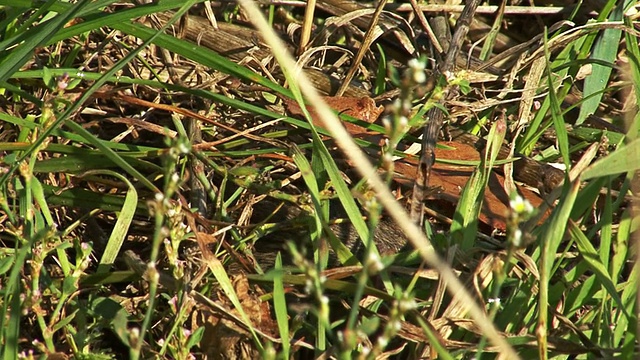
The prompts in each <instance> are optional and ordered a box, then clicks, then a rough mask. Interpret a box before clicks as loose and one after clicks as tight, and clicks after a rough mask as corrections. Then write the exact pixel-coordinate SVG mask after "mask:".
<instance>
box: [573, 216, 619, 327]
mask: <svg viewBox="0 0 640 360" xmlns="http://www.w3.org/2000/svg"><path fill="white" fill-rule="evenodd" d="M568 224H569V232H570V233H571V236H572V237H573V239H574V240H575V241H576V245H577V246H578V250H579V251H580V254H581V255H582V258H583V259H584V260H585V261H586V262H587V264H589V267H590V269H591V271H593V272H594V273H595V274H596V277H597V278H598V280H599V281H600V283H601V284H602V286H604V288H605V289H606V290H607V291H608V293H609V296H611V297H612V298H613V300H614V301H615V302H616V303H617V305H618V306H619V308H620V310H621V311H622V312H623V313H624V314H625V315H626V316H627V317H628V318H629V317H630V315H629V313H628V312H627V309H626V308H625V306H624V305H623V303H622V299H620V296H619V295H618V292H617V290H616V286H615V284H614V283H613V280H612V279H611V277H610V276H609V271H608V270H607V267H606V266H605V265H604V264H603V263H602V260H601V259H600V255H599V254H598V251H596V249H595V248H594V247H593V245H592V244H591V242H590V241H589V239H587V237H586V236H585V235H584V233H583V232H582V231H581V230H580V228H579V227H578V226H577V225H576V224H575V223H574V222H573V221H569V223H568Z"/></svg>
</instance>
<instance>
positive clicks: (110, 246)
mask: <svg viewBox="0 0 640 360" xmlns="http://www.w3.org/2000/svg"><path fill="white" fill-rule="evenodd" d="M91 174H105V175H111V176H114V177H117V178H118V179H120V180H122V181H123V182H124V183H125V184H127V187H128V188H129V190H128V191H127V195H126V196H125V198H124V204H123V205H122V210H121V211H120V213H119V214H118V220H116V223H115V225H114V226H113V230H112V231H111V235H110V236H109V241H108V242H107V246H106V248H105V250H104V253H103V254H102V258H101V259H100V265H99V266H98V269H97V270H96V273H103V272H107V271H109V268H110V267H111V265H112V264H113V263H114V261H115V259H116V257H117V256H118V253H120V248H121V247H122V243H123V242H124V240H125V238H126V237H127V232H128V231H129V226H130V225H131V221H132V220H133V216H134V215H135V213H136V205H137V204H138V192H137V191H136V188H135V187H134V186H133V184H131V182H130V181H129V180H127V178H126V177H124V176H122V175H121V174H118V173H116V172H113V171H108V170H103V171H92V172H91Z"/></svg>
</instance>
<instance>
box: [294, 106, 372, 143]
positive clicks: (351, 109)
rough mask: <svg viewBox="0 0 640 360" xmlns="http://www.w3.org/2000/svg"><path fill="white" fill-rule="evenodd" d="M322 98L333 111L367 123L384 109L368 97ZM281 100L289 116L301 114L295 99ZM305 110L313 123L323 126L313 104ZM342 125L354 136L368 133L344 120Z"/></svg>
mask: <svg viewBox="0 0 640 360" xmlns="http://www.w3.org/2000/svg"><path fill="white" fill-rule="evenodd" d="M322 99H323V100H324V101H325V102H326V103H327V105H329V107H330V108H332V109H334V110H335V111H337V112H339V113H341V114H347V115H349V116H351V117H354V118H356V119H359V120H362V121H365V122H368V123H373V122H374V121H376V120H377V119H378V117H380V115H381V114H382V112H383V111H384V107H383V106H377V105H376V102H375V101H374V100H373V99H372V98H370V97H349V96H323V97H322ZM282 101H283V103H284V107H285V108H286V110H287V112H288V113H289V114H290V115H291V116H300V117H301V116H303V113H302V109H301V108H300V106H299V105H298V103H297V102H296V101H295V100H291V99H287V98H285V99H283V100H282ZM307 110H308V111H309V115H311V120H312V121H313V125H315V126H319V127H323V124H322V121H321V120H320V117H319V116H318V114H317V113H316V112H315V111H314V109H313V106H311V105H307ZM344 125H345V127H346V128H347V130H348V131H349V133H351V135H353V136H356V137H358V136H359V135H364V134H368V133H369V132H368V131H367V130H366V129H364V128H362V127H360V126H358V125H355V124H352V123H349V122H344Z"/></svg>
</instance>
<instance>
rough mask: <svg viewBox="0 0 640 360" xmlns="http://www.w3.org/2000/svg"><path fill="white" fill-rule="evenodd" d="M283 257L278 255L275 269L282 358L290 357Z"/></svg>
mask: <svg viewBox="0 0 640 360" xmlns="http://www.w3.org/2000/svg"><path fill="white" fill-rule="evenodd" d="M282 275H283V270H282V258H281V256H280V253H278V255H277V256H276V264H275V271H273V307H274V310H275V313H276V321H277V322H278V330H279V331H280V339H281V340H282V353H281V354H282V358H283V359H288V358H289V347H290V346H289V316H288V315H287V301H286V300H285V298H284V282H283V281H282Z"/></svg>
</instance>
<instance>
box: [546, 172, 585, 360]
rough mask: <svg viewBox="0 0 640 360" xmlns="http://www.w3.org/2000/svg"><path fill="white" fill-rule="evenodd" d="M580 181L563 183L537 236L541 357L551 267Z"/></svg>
mask: <svg viewBox="0 0 640 360" xmlns="http://www.w3.org/2000/svg"><path fill="white" fill-rule="evenodd" d="M579 189H580V182H578V181H575V182H573V183H571V184H570V185H566V184H565V188H564V191H563V195H562V196H561V200H560V204H558V206H557V207H556V209H555V210H554V211H553V213H552V214H551V216H549V218H548V219H547V221H546V222H545V225H544V228H543V229H542V232H541V234H540V236H539V237H538V239H539V241H540V243H541V246H542V249H541V251H540V252H541V256H540V265H539V269H540V285H539V286H540V288H539V301H538V330H537V332H536V333H537V334H538V336H539V337H538V341H539V343H538V348H539V355H540V357H541V358H547V346H548V345H547V324H548V320H549V309H548V307H549V281H550V278H551V269H552V268H553V265H554V260H555V258H556V257H555V254H556V250H557V249H558V247H559V246H560V242H561V241H562V239H563V238H564V234H565V230H566V226H567V222H568V220H569V217H570V215H571V209H572V207H573V204H574V202H575V200H576V197H577V194H578V190H579Z"/></svg>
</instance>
